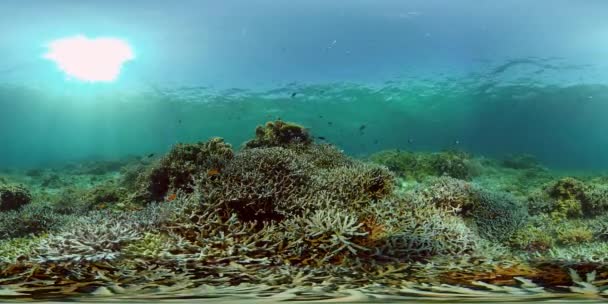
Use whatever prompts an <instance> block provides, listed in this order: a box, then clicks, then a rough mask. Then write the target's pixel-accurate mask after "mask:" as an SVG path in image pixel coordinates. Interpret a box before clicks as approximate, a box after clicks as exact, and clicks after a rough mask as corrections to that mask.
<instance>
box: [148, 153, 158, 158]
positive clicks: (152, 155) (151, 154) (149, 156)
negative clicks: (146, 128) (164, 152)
mask: <svg viewBox="0 0 608 304" xmlns="http://www.w3.org/2000/svg"><path fill="white" fill-rule="evenodd" d="M154 155H156V154H155V153H150V154H148V158H152V157H154Z"/></svg>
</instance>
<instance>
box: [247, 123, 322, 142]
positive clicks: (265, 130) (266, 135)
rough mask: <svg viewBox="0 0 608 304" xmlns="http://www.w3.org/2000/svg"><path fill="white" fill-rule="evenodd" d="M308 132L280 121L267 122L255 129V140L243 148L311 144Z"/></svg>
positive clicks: (300, 127) (292, 124)
mask: <svg viewBox="0 0 608 304" xmlns="http://www.w3.org/2000/svg"><path fill="white" fill-rule="evenodd" d="M312 142H313V140H312V138H311V136H310V134H309V133H308V131H307V130H306V129H305V128H304V127H302V126H300V125H297V124H294V123H290V122H284V121H281V120H276V121H269V122H267V123H266V124H265V125H264V126H258V127H257V128H256V129H255V139H252V140H250V141H248V142H246V143H245V145H244V147H245V148H260V147H288V146H290V145H294V144H295V145H304V146H308V145H310V144H312Z"/></svg>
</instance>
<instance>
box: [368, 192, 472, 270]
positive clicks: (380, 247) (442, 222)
mask: <svg viewBox="0 0 608 304" xmlns="http://www.w3.org/2000/svg"><path fill="white" fill-rule="evenodd" d="M369 208H373V209H369ZM366 212H368V213H370V214H374V215H375V217H376V219H377V221H379V222H380V223H382V231H383V232H382V236H383V237H382V238H380V239H379V240H376V241H375V242H374V243H375V245H376V248H375V250H376V251H377V253H378V254H380V256H385V257H386V256H387V257H394V258H399V259H405V260H412V259H421V258H429V257H432V256H436V255H460V254H465V253H472V252H474V251H475V250H476V249H477V248H478V245H479V244H480V239H479V238H478V237H477V236H476V235H475V233H474V232H473V231H472V230H471V229H469V228H468V227H467V225H466V224H465V223H464V221H463V220H462V218H460V217H458V216H456V215H455V214H454V213H453V211H452V210H449V209H444V208H440V207H437V206H434V205H431V204H428V203H426V202H424V201H421V200H419V199H418V198H416V197H413V198H395V199H393V200H383V201H380V202H377V203H375V204H374V205H372V206H370V207H368V208H366Z"/></svg>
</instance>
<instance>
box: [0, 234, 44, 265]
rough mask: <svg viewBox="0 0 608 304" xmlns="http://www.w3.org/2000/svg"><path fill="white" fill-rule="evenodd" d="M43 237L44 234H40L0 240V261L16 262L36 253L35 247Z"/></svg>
mask: <svg viewBox="0 0 608 304" xmlns="http://www.w3.org/2000/svg"><path fill="white" fill-rule="evenodd" d="M45 237H46V236H45V235H40V236H36V237H23V238H13V239H10V240H0V263H16V262H18V261H20V260H24V259H28V258H29V257H31V256H35V255H37V254H38V253H37V252H36V248H37V247H38V244H39V243H40V241H41V240H43V239H44V238H45Z"/></svg>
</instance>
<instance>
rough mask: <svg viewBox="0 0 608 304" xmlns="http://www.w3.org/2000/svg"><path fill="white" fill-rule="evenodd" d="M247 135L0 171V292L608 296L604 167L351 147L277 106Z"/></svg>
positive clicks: (172, 298)
mask: <svg viewBox="0 0 608 304" xmlns="http://www.w3.org/2000/svg"><path fill="white" fill-rule="evenodd" d="M273 132H278V133H277V134H274V133H273ZM281 132H283V133H281ZM255 134H256V138H254V139H252V140H251V141H249V142H247V143H246V144H245V145H244V147H243V148H241V149H240V150H234V149H232V147H231V145H229V144H227V143H225V142H224V141H223V140H222V139H219V138H212V139H210V140H209V141H206V142H199V143H196V144H181V145H176V146H175V147H174V148H173V149H172V150H171V151H170V152H169V153H167V154H166V155H163V156H158V157H156V156H153V155H151V156H140V157H130V158H126V159H123V160H112V161H108V160H93V161H87V162H76V163H73V164H69V165H65V166H62V167H56V168H30V169H27V170H23V169H6V170H3V171H1V172H0V207H2V208H4V209H6V210H2V212H0V301H7V302H8V301H11V302H20V301H21V302H31V301H47V303H53V302H52V301H64V302H91V303H95V302H118V303H124V302H144V303H148V302H159V301H162V302H168V303H273V302H318V303H331V302H339V303H522V302H523V303H525V302H550V303H595V302H597V303H600V302H605V301H606V300H607V299H608V262H607V261H608V225H607V224H606V223H608V182H607V181H608V178H607V177H606V176H605V175H602V174H591V173H589V174H585V175H575V174H572V173H568V172H557V171H552V170H550V169H547V168H545V167H543V166H542V165H541V164H540V163H539V162H538V161H536V160H535V159H534V158H533V157H532V156H525V155H524V156H511V157H508V158H506V159H502V160H500V159H490V158H485V157H479V156H473V155H470V154H467V153H464V152H461V151H443V152H433V153H430V152H429V153H426V152H416V153H414V152H406V151H399V150H390V151H382V152H378V153H376V154H374V155H370V156H367V157H364V158H353V157H350V156H347V155H345V154H344V153H343V152H342V151H341V150H339V149H337V148H336V147H334V146H331V145H328V144H325V143H323V144H318V143H314V142H313V141H312V139H311V138H310V137H309V135H308V134H307V133H306V131H305V129H303V128H302V127H300V126H298V125H294V124H287V123H285V122H282V121H276V122H270V123H268V124H267V125H266V126H260V127H259V128H258V129H257V130H256V132H255ZM285 140H287V142H283V141H285ZM56 303H59V302H56Z"/></svg>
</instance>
